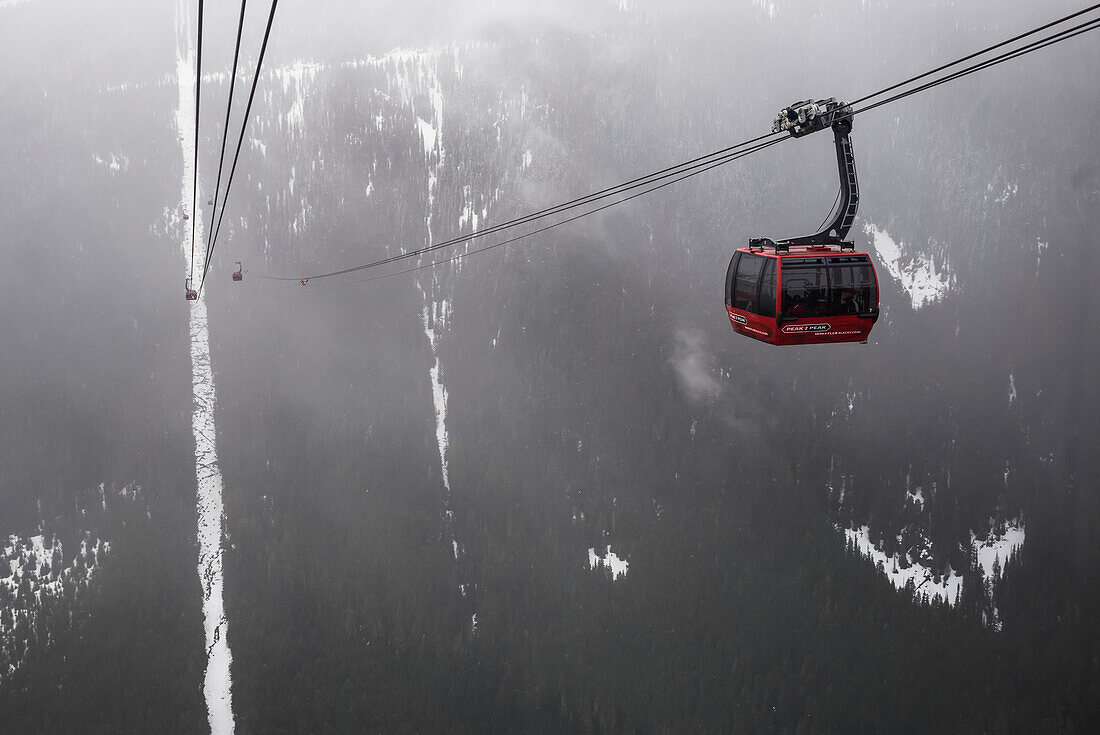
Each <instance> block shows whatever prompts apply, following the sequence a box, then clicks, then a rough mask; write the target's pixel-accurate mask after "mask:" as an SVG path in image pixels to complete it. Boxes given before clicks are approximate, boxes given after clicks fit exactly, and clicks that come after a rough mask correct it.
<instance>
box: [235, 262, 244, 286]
mask: <svg viewBox="0 0 1100 735" xmlns="http://www.w3.org/2000/svg"><path fill="white" fill-rule="evenodd" d="M233 280H234V281H243V280H244V269H242V268H241V261H239V260H238V261H237V270H235V271H233Z"/></svg>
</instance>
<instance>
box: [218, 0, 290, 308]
mask: <svg viewBox="0 0 1100 735" xmlns="http://www.w3.org/2000/svg"><path fill="white" fill-rule="evenodd" d="M278 5H279V0H271V13H270V14H269V15H268V16H267V28H266V29H265V30H264V41H263V44H261V45H260V56H259V59H258V60H257V61H256V72H255V74H254V75H253V77H252V89H251V91H250V92H249V93H248V106H247V107H245V110H244V118H243V119H242V120H241V135H240V137H239V138H237V152H236V153H235V154H234V155H233V166H232V167H231V168H230V169H229V179H228V180H227V181H226V182H225V196H224V197H223V199H222V208H221V211H220V212H219V213H218V226H217V229H216V230H215V232H214V239H213V241H211V243H210V247H209V248H207V250H206V263H205V265H204V266H203V269H202V281H200V282H199V292H200V293H201V292H202V287H203V285H204V284H205V283H206V273H207V271H208V270H209V269H210V260H211V258H212V257H213V256H214V248H215V247H217V245H218V235H219V234H220V233H221V229H222V219H223V218H224V217H225V206H226V202H228V201H229V190H230V188H231V187H232V186H233V176H234V174H236V173H237V161H238V159H239V158H240V157H241V144H242V143H244V134H245V133H246V132H247V131H248V118H249V116H250V115H251V114H252V102H253V100H254V99H255V98H256V85H257V84H258V83H259V81H260V71H261V70H262V69H263V65H264V54H266V53H267V41H268V39H269V38H270V37H271V26H272V24H273V23H274V22H275V8H277V7H278Z"/></svg>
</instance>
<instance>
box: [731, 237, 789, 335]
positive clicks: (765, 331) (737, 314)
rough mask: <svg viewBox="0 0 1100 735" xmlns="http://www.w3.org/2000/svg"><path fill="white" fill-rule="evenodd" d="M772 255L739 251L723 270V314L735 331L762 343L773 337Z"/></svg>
mask: <svg viewBox="0 0 1100 735" xmlns="http://www.w3.org/2000/svg"><path fill="white" fill-rule="evenodd" d="M776 261H777V259H776V258H775V256H768V255H762V254H760V253H753V252H749V251H746V250H738V251H737V252H736V253H734V256H733V259H732V260H731V261H730V267H729V270H728V271H727V272H726V314H727V315H728V316H729V319H730V325H731V326H732V327H733V330H734V331H735V332H738V333H739V334H743V335H745V336H746V337H752V338H754V339H759V340H762V341H764V342H770V343H771V344H775V343H776V342H775V340H776V334H777V333H776V324H775V313H776V295H777V294H776V273H777V268H776Z"/></svg>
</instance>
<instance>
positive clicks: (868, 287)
mask: <svg viewBox="0 0 1100 735" xmlns="http://www.w3.org/2000/svg"><path fill="white" fill-rule="evenodd" d="M726 313H727V314H728V315H729V319H730V324H731V325H732V326H733V329H734V331H735V332H738V333H739V334H743V335H745V336H747V337H753V338H755V339H759V340H761V341H764V342H768V343H769V344H773V345H817V344H830V343H835V342H865V341H867V336H868V335H869V334H870V333H871V327H873V326H874V324H875V321H876V320H877V319H878V313H879V312H878V279H877V278H876V276H875V269H874V266H873V265H872V264H871V258H870V256H869V255H867V253H862V252H856V251H853V250H839V249H837V248H834V247H828V246H808V247H798V246H795V247H792V248H790V250H789V251H788V252H782V251H780V252H775V251H766V250H763V249H762V248H753V247H749V248H742V249H739V250H738V251H737V252H736V253H734V255H733V259H732V260H731V261H730V266H729V270H728V271H727V273H726Z"/></svg>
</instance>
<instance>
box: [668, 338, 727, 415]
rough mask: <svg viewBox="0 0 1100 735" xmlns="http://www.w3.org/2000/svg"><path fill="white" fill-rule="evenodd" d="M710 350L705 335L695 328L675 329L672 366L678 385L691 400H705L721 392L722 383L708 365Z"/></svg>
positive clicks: (713, 397) (717, 395) (711, 398)
mask: <svg viewBox="0 0 1100 735" xmlns="http://www.w3.org/2000/svg"><path fill="white" fill-rule="evenodd" d="M710 361H711V352H710V350H708V349H707V341H706V337H704V336H703V333H702V332H700V331H699V330H697V329H679V330H677V331H676V349H675V351H674V352H673V354H672V366H673V367H674V368H676V376H677V377H678V378H679V379H680V385H681V387H682V388H683V389H684V392H685V393H687V395H688V398H690V399H691V400H693V401H700V402H701V401H706V400H713V399H715V398H718V397H719V396H720V395H721V394H722V389H723V388H722V383H721V382H719V380H718V379H717V378H716V377H714V371H713V370H711V368H710V367H709V365H710Z"/></svg>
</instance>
